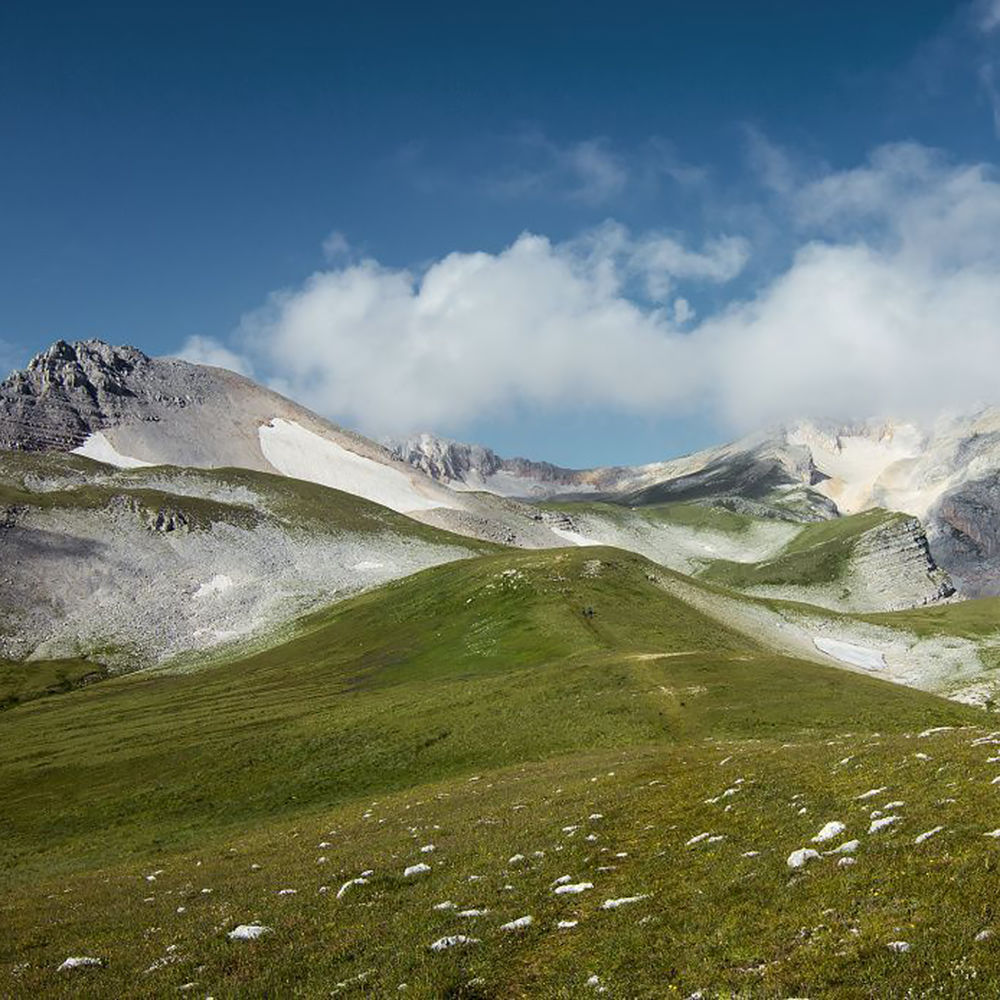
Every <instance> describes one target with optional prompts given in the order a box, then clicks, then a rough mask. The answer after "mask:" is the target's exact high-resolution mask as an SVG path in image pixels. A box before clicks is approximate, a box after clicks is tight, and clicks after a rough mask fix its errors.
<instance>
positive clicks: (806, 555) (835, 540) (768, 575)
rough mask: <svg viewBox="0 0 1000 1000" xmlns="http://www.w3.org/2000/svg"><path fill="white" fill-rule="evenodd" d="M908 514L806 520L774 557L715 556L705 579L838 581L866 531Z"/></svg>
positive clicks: (737, 585) (748, 583)
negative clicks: (753, 560)
mask: <svg viewBox="0 0 1000 1000" xmlns="http://www.w3.org/2000/svg"><path fill="white" fill-rule="evenodd" d="M904 517H905V515H901V514H894V513H891V512H889V511H884V510H872V511H866V512H865V513H863V514H853V515H851V516H849V517H839V518H834V519H833V520H830V521H817V522H814V523H812V524H807V525H806V526H805V527H804V528H803V529H802V530H801V531H800V532H799V533H798V534H797V535H796V536H795V537H794V538H793V539H792V540H791V541H790V542H789V543H788V545H786V546H785V548H784V549H783V550H782V551H781V552H780V553H779V554H778V555H777V556H775V557H774V558H773V559H768V560H766V561H765V562H759V563H739V562H731V561H729V560H725V559H718V560H714V561H712V562H711V563H709V564H708V566H706V567H705V569H704V570H703V571H702V572H701V573H700V574H699V576H700V578H701V579H703V580H708V581H710V582H712V583H718V584H721V585H722V586H725V587H732V588H733V589H736V590H740V589H744V588H748V587H761V586H814V585H818V584H825V583H836V582H837V581H839V580H841V579H842V578H843V576H844V573H845V572H846V570H847V566H848V563H849V562H850V559H851V556H852V555H853V553H854V548H855V546H856V545H857V543H858V540H859V539H860V538H861V536H862V535H864V534H865V533H866V532H868V531H871V530H873V529H875V528H878V527H881V526H883V525H886V524H889V523H890V522H892V521H894V520H898V519H903V518H904Z"/></svg>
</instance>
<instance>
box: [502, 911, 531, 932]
mask: <svg viewBox="0 0 1000 1000" xmlns="http://www.w3.org/2000/svg"><path fill="white" fill-rule="evenodd" d="M534 922H535V918H534V917H532V916H531V915H530V914H529V915H528V916H524V917H518V918H517V920H511V921H510V923H506V924H501V925H500V930H502V931H523V930H524V929H525V928H527V927H530V926H531V925H532V924H533V923H534Z"/></svg>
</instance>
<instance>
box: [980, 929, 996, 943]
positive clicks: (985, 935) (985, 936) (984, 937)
mask: <svg viewBox="0 0 1000 1000" xmlns="http://www.w3.org/2000/svg"><path fill="white" fill-rule="evenodd" d="M991 937H993V931H991V930H990V929H989V928H988V927H987V928H985V929H984V930H981V931H980V932H979V933H978V934H977V935H976V940H977V941H988V940H989V939H990V938H991Z"/></svg>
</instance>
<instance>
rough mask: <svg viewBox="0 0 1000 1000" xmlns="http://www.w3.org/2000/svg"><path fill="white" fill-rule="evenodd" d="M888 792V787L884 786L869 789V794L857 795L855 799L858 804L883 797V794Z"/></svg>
mask: <svg viewBox="0 0 1000 1000" xmlns="http://www.w3.org/2000/svg"><path fill="white" fill-rule="evenodd" d="M887 791H889V786H888V785H883V786H882V787H881V788H869V789H868V791H867V792H862V793H861V794H860V795H855V796H854V799H855V801H856V802H864V801H865V800H866V799H873V798H875V796H876V795H881V794H882V793H883V792H887Z"/></svg>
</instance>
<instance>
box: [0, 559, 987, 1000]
mask: <svg viewBox="0 0 1000 1000" xmlns="http://www.w3.org/2000/svg"><path fill="white" fill-rule="evenodd" d="M661 578H662V571H660V570H658V569H656V568H655V567H653V566H651V565H650V564H649V563H647V562H646V561H645V560H644V559H642V558H640V557H638V556H634V555H631V554H628V553H624V552H620V551H616V550H610V549H600V548H587V549H573V550H557V551H550V552H525V553H503V554H501V555H497V556H490V557H485V558H481V559H478V560H472V561H465V562H459V563H455V564H452V565H448V566H443V567H438V568H434V569H430V570H427V571H425V572H423V573H421V574H419V575H417V576H414V577H411V578H408V579H406V580H402V581H399V582H396V583H391V584H388V585H387V586H384V587H382V588H380V589H378V590H376V591H372V592H369V593H367V594H363V595H361V596H359V597H356V598H353V599H350V600H348V601H345V602H343V603H341V604H339V605H336V606H334V607H333V608H331V609H329V610H327V611H324V612H322V613H320V614H317V615H315V616H313V617H312V618H311V619H310V620H309V621H308V622H307V623H306V629H305V631H304V634H302V635H300V636H299V637H297V638H296V639H294V640H293V641H291V642H288V643H286V644H284V645H282V646H279V647H276V648H274V649H270V650H267V651H262V652H260V653H258V654H256V655H254V656H250V657H246V658H243V659H240V660H238V661H235V662H232V663H228V664H225V665H221V666H216V667H213V668H209V669H206V670H203V671H201V672H198V673H190V674H181V675H177V674H169V673H162V672H160V673H157V672H153V673H149V672H147V673H144V674H142V675H132V676H129V677H122V678H115V679H112V680H109V681H106V682H104V683H102V684H100V685H95V686H92V687H87V688H84V689H82V690H79V691H74V692H71V693H69V694H67V695H65V696H63V697H61V698H58V699H48V700H43V701H36V702H32V703H29V704H25V705H21V706H18V707H15V708H13V709H11V710H9V711H8V712H6V713H4V715H3V717H2V720H0V724H2V725H3V726H4V739H3V740H2V741H0V801H3V802H4V804H5V808H4V810H3V813H2V818H0V850H2V852H3V853H2V855H0V871H2V872H3V873H4V874H3V876H2V879H3V881H2V885H3V892H4V895H3V901H2V904H0V923H2V924H3V926H4V928H5V934H4V935H2V936H0V969H2V970H4V972H5V973H7V974H9V984H10V985H9V992H10V993H11V994H12V995H15V996H19V995H32V994H34V995H38V994H42V995H52V996H60V995H65V996H108V997H112V996H161V995H168V994H171V995H172V994H173V993H174V992H175V991H176V990H177V989H178V988H179V987H182V986H186V985H187V984H189V983H195V984H196V986H194V987H190V988H191V989H196V990H197V994H196V995H209V994H211V995H213V996H216V997H220V996H262V995H267V996H291V995H300V996H328V995H330V994H331V993H336V994H338V995H339V994H341V993H343V994H344V995H357V996H389V995H397V994H398V987H399V986H400V985H401V984H403V983H406V984H407V990H406V991H405V993H406V995H409V996H417V997H446V996H455V997H459V996H465V997H512V996H552V997H577V996H581V995H590V992H591V991H592V989H593V985H588V981H589V980H590V977H591V976H597V986H598V987H600V986H605V987H606V988H607V989H608V990H609V993H610V994H611V995H622V996H635V997H640V996H641V997H658V996H663V995H671V994H670V992H669V991H670V989H671V988H674V989H675V990H677V991H686V992H684V993H681V994H680V995H687V994H688V993H690V992H692V991H694V990H696V989H703V990H705V991H707V992H706V996H712V995H721V994H722V993H723V992H724V991H727V990H729V991H736V990H742V991H744V993H745V994H747V995H792V994H796V995H807V994H811V995H823V996H867V995H871V994H872V993H873V992H874V993H875V994H877V995H895V994H896V993H897V992H900V991H901V990H902V989H904V988H905V987H906V986H907V985H909V984H910V983H912V982H913V981H914V980H913V976H914V974H915V973H920V972H923V973H926V974H931V973H933V974H934V975H940V976H941V977H943V978H942V979H941V980H940V981H941V982H942V983H943V984H944V985H945V986H951V985H953V984H954V982H959V983H965V982H966V980H964V979H954V980H953V979H952V976H953V973H952V971H951V970H952V968H953V966H954V967H956V968H959V970H960V974H961V975H962V976H965V975H967V974H971V972H970V970H973V971H975V973H976V975H977V976H978V979H977V980H976V981H977V982H978V983H979V984H990V983H994V984H996V983H1000V979H998V978H997V977H998V976H1000V964H998V962H997V959H996V958H995V957H994V952H993V951H992V950H990V949H980V950H979V951H978V952H977V951H975V950H974V948H973V945H974V942H973V939H974V937H975V934H976V933H978V932H979V931H980V930H981V929H983V927H984V926H986V925H987V924H988V922H989V920H990V919H991V918H990V917H989V914H988V911H989V908H990V907H991V905H992V903H991V900H992V898H993V897H992V879H991V877H990V874H989V873H990V868H989V865H990V864H991V863H992V862H991V859H992V858H994V857H998V858H1000V856H998V855H997V854H996V851H997V846H996V842H995V841H993V840H992V839H989V838H984V837H983V833H984V832H987V831H989V830H992V829H993V828H994V827H995V826H998V825H1000V808H998V809H997V811H996V812H995V813H994V812H993V809H994V806H995V794H996V793H995V791H994V789H993V788H992V787H991V786H990V784H989V780H990V778H991V776H992V774H993V768H991V767H989V766H988V765H986V764H985V763H984V760H985V757H986V756H987V754H988V753H989V752H990V750H989V747H972V746H970V744H971V742H972V739H973V736H974V735H976V733H974V732H973V731H972V730H957V729H956V730H953V731H950V732H946V733H942V734H937V735H934V736H931V737H928V738H926V739H920V738H916V737H915V734H916V733H919V732H921V731H923V730H925V729H927V728H929V727H933V726H938V725H951V726H963V725H969V724H975V723H976V722H977V721H978V720H979V719H980V718H981V716H980V714H979V713H976V712H974V711H972V710H970V709H967V708H965V707H964V706H960V705H954V704H950V703H946V702H942V701H940V700H938V699H936V698H934V697H932V696H929V695H925V694H922V693H920V692H916V691H912V690H907V689H904V688H900V687H896V686H893V685H889V684H885V683H881V682H879V681H877V680H874V679H870V678H867V677H862V676H858V675H855V674H850V673H846V672H842V671H838V670H836V669H835V668H823V667H821V666H818V665H816V664H812V663H807V662H803V661H800V660H795V659H791V658H789V657H783V656H780V655H777V654H775V653H773V652H771V651H769V650H768V649H766V648H762V647H761V646H759V645H757V644H755V643H753V642H752V641H750V640H747V639H745V638H743V637H741V636H740V635H739V634H737V633H735V632H731V631H729V630H728V629H726V628H725V627H724V626H721V625H720V624H719V623H718V622H717V621H715V620H713V619H711V618H708V617H706V616H704V615H703V614H701V613H699V612H698V611H696V610H694V609H693V608H692V607H691V606H690V605H689V604H687V603H685V602H684V601H681V600H679V599H677V598H674V597H671V596H670V595H669V594H667V593H666V592H665V591H664V590H663V589H662V587H661V586H660V585H659V583H658V582H657V581H658V579H661ZM587 608H592V609H593V612H594V614H593V616H588V615H584V614H583V610H584V609H587ZM930 741H933V742H930ZM917 751H929V753H928V754H927V756H928V757H929V756H933V757H934V760H933V761H931V760H928V759H925V758H924V757H921V756H916V754H917ZM847 758H850V759H847ZM881 786H885V790H884V792H879V793H878V795H877V796H876V797H874V798H873V799H871V800H869V799H859V798H858V796H859V795H861V793H863V792H866V791H867V790H868V789H870V788H876V787H881ZM945 799H950V800H953V801H951V802H950V803H948V804H942V802H943V800H945ZM709 800H711V801H709ZM893 800H904V801H905V803H906V804H905V806H903V805H897V806H893V807H892V808H891V809H890V808H889V807H888V806H887V803H888V802H890V801H893ZM883 807H884V811H886V812H887V814H888V815H898V816H900V818H899V819H898V820H897V821H896V822H894V823H893V824H891V825H890V826H889V827H887V828H886V830H885V831H884V832H882V833H879V834H872V835H869V834H867V829H868V826H869V824H870V822H871V818H870V816H869V813H870V812H871V811H872V810H874V809H883ZM803 810H804V811H803ZM833 819H838V820H841V821H843V822H845V824H847V827H848V828H847V830H846V831H845V834H844V839H846V838H847V837H856V838H858V839H860V840H861V841H862V844H861V846H860V848H859V851H858V858H859V860H858V863H857V865H855V866H852V867H850V868H846V867H838V865H837V861H838V860H839V858H840V857H841V855H834V856H830V857H828V858H820V859H818V860H815V861H813V862H810V864H809V865H807V866H806V867H805V869H803V870H802V871H798V870H796V871H792V870H790V869H789V868H788V867H787V865H786V861H785V859H786V858H787V856H788V854H789V852H791V851H792V850H795V849H797V848H800V847H805V846H809V840H810V838H811V837H812V836H814V835H815V833H816V831H817V830H818V829H819V827H820V826H821V825H823V824H824V823H826V822H827V821H829V820H833ZM935 825H944V826H946V828H947V829H946V831H941V832H940V834H939V838H940V839H932V840H929V841H928V842H927V843H926V846H923V847H922V849H921V850H920V851H916V850H915V849H914V845H913V838H914V837H915V836H916V834H918V833H920V832H921V831H923V830H924V829H929V828H931V827H933V826H935ZM702 834H707V835H708V836H704V837H702V836H701V835H702ZM695 838H700V839H695ZM716 838H718V839H716ZM838 843H840V840H837V841H834V842H832V843H831V844H829V845H826V846H836V845H837V844H838ZM432 845H433V850H422V848H429V847H430V846H432ZM752 851H754V852H758V853H756V854H753V855H750V854H749V852H752ZM416 865H426V866H427V870H426V871H424V870H417V871H414V872H412V873H411V874H410V875H406V874H405V869H406V868H408V867H412V866H416ZM366 872H367V873H369V874H363V873H366ZM563 876H568V881H566V882H565V884H568V885H573V886H587V885H589V886H590V887H589V888H580V890H579V891H578V892H559V893H557V892H556V891H555V890H556V888H558V885H557V884H556V883H557V882H558V881H559V880H561V879H562V878H563ZM354 879H364V881H363V882H356V883H353V884H351V885H349V886H347V888H344V889H343V891H342V892H341V889H342V887H343V886H344V885H346V884H347V883H349V882H351V881H352V880H354ZM287 890H294V892H289V891H287ZM634 897H641V898H634ZM623 900H624V902H623ZM606 901H611V902H610V903H609V904H608V905H605V902H606ZM444 903H452V904H454V905H453V906H447V907H446V906H440V904H444ZM527 916H530V917H531V918H532V920H531V921H530V923H528V924H525V922H524V921H523V920H522V921H521V924H519V925H515V926H514V927H511V928H506V929H505V925H507V924H510V923H511V922H512V921H516V920H519V919H520V918H523V917H527ZM574 921H575V923H573V922H574ZM560 922H562V923H563V924H571V923H572V926H563V927H560V926H559V924H560ZM252 923H259V924H262V925H264V926H267V927H269V928H271V931H270V932H269V933H267V934H265V936H263V937H262V938H261V939H259V940H257V941H233V940H230V939H229V938H228V937H227V933H228V932H229V931H231V930H233V929H234V928H235V927H236V926H237V925H238V924H252ZM803 928H805V929H806V931H807V932H808V933H803ZM855 931H856V932H857V933H855ZM456 935H464V936H465V937H466V938H470V939H475V940H474V941H467V942H465V943H457V944H455V945H454V947H450V948H445V949H444V950H441V951H435V950H432V949H431V947H430V945H431V944H432V943H433V942H436V941H439V940H440V939H442V938H445V939H447V938H450V937H454V936H456ZM896 939H907V940H910V941H912V942H913V944H914V950H913V952H912V953H909V954H905V955H897V954H895V953H892V952H889V951H888V950H887V948H886V944H887V942H888V941H891V940H896ZM70 955H82V956H91V957H96V958H99V959H101V960H102V961H103V962H104V965H103V967H93V968H85V969H79V970H74V971H66V972H57V971H56V968H57V966H58V965H59V964H60V963H61V962H62V961H63V960H64V959H65V958H66V957H68V956H70ZM969 955H971V956H972V957H971V958H968V960H966V956H969ZM960 961H964V962H965V963H966V964H965V965H960ZM934 970H941V971H940V973H938V972H937V971H934ZM955 975H958V974H957V973H956V974H955ZM859 984H860V988H859ZM876 987H877V988H876ZM943 995H953V994H947V993H946V994H943ZM954 995H960V994H954Z"/></svg>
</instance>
